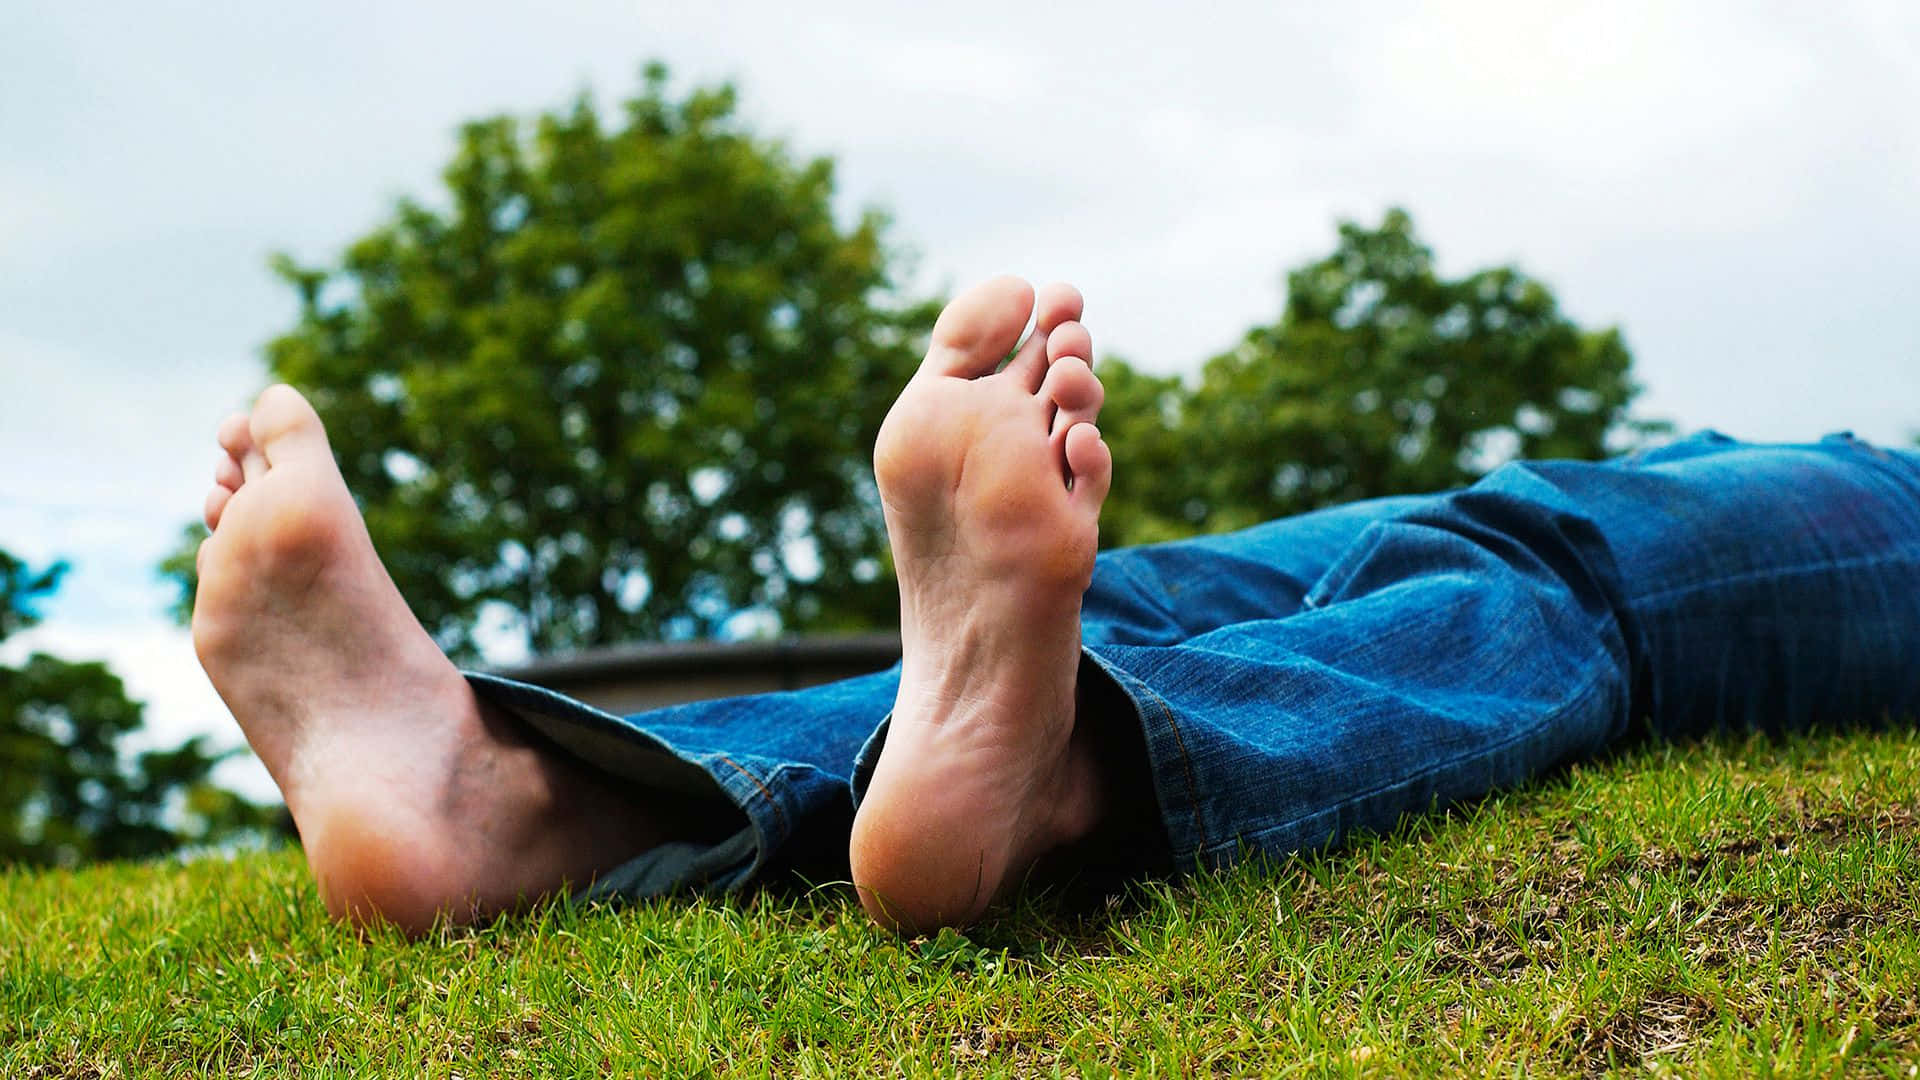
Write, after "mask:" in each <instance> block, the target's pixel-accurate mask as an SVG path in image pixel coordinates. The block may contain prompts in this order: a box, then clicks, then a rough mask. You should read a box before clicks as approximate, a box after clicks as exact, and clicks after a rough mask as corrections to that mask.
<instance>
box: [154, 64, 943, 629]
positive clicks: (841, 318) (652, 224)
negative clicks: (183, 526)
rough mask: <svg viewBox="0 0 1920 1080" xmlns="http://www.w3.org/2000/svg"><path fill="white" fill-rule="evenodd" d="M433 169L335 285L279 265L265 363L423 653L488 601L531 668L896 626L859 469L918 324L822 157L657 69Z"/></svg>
mask: <svg viewBox="0 0 1920 1080" xmlns="http://www.w3.org/2000/svg"><path fill="white" fill-rule="evenodd" d="M445 180H446V185H447V195H448V200H447V205H446V207H445V208H444V209H435V208H433V207H430V206H428V205H426V204H423V203H419V202H413V201H403V202H401V203H400V204H399V206H398V208H397V209H396V211H395V212H394V215H393V217H392V219H391V220H390V221H388V222H387V223H385V224H384V225H381V226H380V227H379V228H377V229H375V230H374V231H372V232H371V233H369V234H368V235H366V236H364V237H362V238H361V239H360V240H358V241H357V242H355V243H354V244H352V245H351V246H350V247H349V248H348V249H347V251H346V254H345V257H344V259H343V260H342V261H341V264H340V266H339V267H338V268H335V269H313V268H307V267H302V266H299V265H296V264H295V263H294V262H293V261H292V260H291V259H288V258H285V257H281V258H278V259H276V262H275V266H276V269H277V270H278V272H279V273H280V274H281V276H283V277H284V278H285V279H286V280H287V281H288V282H290V283H291V284H292V285H293V287H294V288H295V289H297V291H298V293H299V296H300V300H301V305H302V306H301V314H300V318H299V323H298V325H296V326H295V327H294V328H293V329H292V330H291V331H290V332H289V333H287V334H286V335H284V336H282V337H280V338H278V339H277V340H275V341H273V342H272V343H271V344H270V345H269V346H268V349H267V356H268V361H269V365H270V367H271V369H272V372H273V374H274V375H276V376H278V377H279V378H281V379H283V380H286V381H288V382H290V383H292V384H294V385H295V386H297V387H299V388H300V389H302V390H303V391H305V392H306V393H307V394H308V395H309V397H310V398H311V400H312V401H313V404H314V406H315V408H316V409H317V410H318V411H319V413H320V415H321V417H322V419H323V420H324V421H325V422H326V424H327V426H328V430H329V432H330V434H331V436H332V438H333V447H334V452H335V454H336V455H337V456H338V458H339V461H340V465H341V468H342V470H343V472H344V473H345V475H346V478H347V482H348V486H349V487H350V488H351V490H352V491H353V493H354V495H355V497H356V498H357V499H358V500H359V502H360V505H361V508H362V510H363V511H364V513H365V515H366V518H367V525H368V529H369V531H370V532H371V533H372V535H373V538H374V541H375V544H376V546H377V547H378V548H379V550H380V552H381V554H382V556H383V557H384V558H385V560H386V562H387V566H388V569H389V570H390V571H391V573H392V574H393V577H394V578H395V580H396V582H397V583H398V584H399V586H400V589H401V592H402V593H403V594H404V595H405V596H406V597H407V598H408V600H409V602H410V603H411V604H412V605H413V608H414V612H415V614H416V615H418V616H419V617H420V619H421V621H422V622H423V623H424V624H425V625H426V627H427V628H428V629H429V631H431V632H432V633H433V635H434V636H435V638H436V639H437V640H438V641H439V642H440V644H441V645H442V647H443V648H446V649H447V650H448V651H449V652H450V653H453V654H454V655H456V656H463V657H471V656H473V655H474V653H475V652H476V645H475V638H474V634H475V627H476V626H477V625H479V624H480V622H481V620H482V618H483V617H484V616H485V615H487V614H488V613H489V610H490V609H491V610H492V612H493V613H494V614H496V615H497V614H498V613H501V612H511V613H512V618H513V621H514V622H515V623H516V624H517V625H518V626H519V627H520V628H522V629H523V630H524V631H525V633H526V635H527V637H528V639H529V640H530V642H531V644H532V646H533V648H534V649H535V650H536V651H540V652H547V651H552V650H564V649H576V648H581V647H586V646H594V645H602V644H607V643H612V642H616V641H621V640H627V639H634V638H660V637H667V638H683V637H694V636H706V635H712V634H716V633H718V632H721V631H722V630H723V629H725V628H726V627H727V625H728V621H729V620H730V619H734V618H736V617H737V616H739V615H740V614H741V613H742V612H749V613H756V614H757V615H758V616H759V617H760V618H759V623H760V624H761V625H763V626H764V625H767V624H770V623H774V622H777V625H778V626H779V627H781V628H785V629H793V630H798V629H830V628H836V627H846V626H859V625H872V624H874V623H879V622H888V621H891V620H892V619H893V618H894V617H895V605H896V600H895V596H894V592H893V586H892V583H891V582H890V581H889V580H887V578H886V574H885V568H884V562H883V555H882V553H883V552H884V549H885V540H884V536H885V534H884V528H883V526H882V523H881V520H880V516H879V513H878V503H877V496H876V495H875V493H874V491H873V487H872V479H871V459H870V454H871V448H872V445H873V437H874V435H875V433H876V432H877V430H878V428H879V424H880V421H881V419H882V418H883V417H884V415H885V412H886V409H887V407H888V405H889V404H890V403H891V399H892V396H893V393H894V391H895V390H896V389H897V388H898V387H899V386H900V385H901V384H902V383H904V382H905V380H906V378H907V376H908V375H909V374H910V373H911V372H912V369H913V365H914V364H915V362H916V360H917V358H918V353H919V349H918V348H916V342H915V341H914V338H915V336H916V334H917V329H918V328H919V327H922V326H924V325H926V324H928V323H930V322H931V316H932V310H931V309H930V308H929V307H928V306H927V305H924V304H917V303H910V302H907V301H906V300H904V299H903V298H902V297H901V296H900V295H899V293H898V292H897V291H896V288H895V286H894V283H893V279H892V271H891V270H890V267H889V262H890V258H891V254H890V252H889V250H888V248H887V247H886V245H885V243H884V238H883V232H884V228H885V222H884V221H883V219H882V218H881V217H880V216H879V215H877V214H875V213H872V212H869V213H866V214H865V215H863V216H861V217H860V218H859V219H858V220H857V221H854V222H853V223H851V224H849V225H842V224H841V223H840V222H839V221H838V220H837V219H836V216H835V210H834V205H833V202H834V174H833V168H832V165H831V163H830V162H829V161H827V160H826V159H813V160H809V161H804V162H796V161H794V160H793V159H792V158H790V156H789V155H788V153H787V152H786V150H785V149H784V148H783V147H782V146H781V145H779V144H777V143H773V142H769V141H765V140H763V139H759V138H756V137H754V136H753V135H751V134H749V133H748V132H747V131H746V130H745V128H744V127H743V125H742V123H741V121H740V120H739V119H738V118H737V117H736V116H735V98H734V92H733V91H732V89H731V88H729V87H726V86H720V87H716V88H707V89H696V90H693V91H691V92H690V93H688V94H686V95H685V96H683V97H680V98H677V99H676V98H674V97H672V96H671V95H670V94H669V92H668V79H667V73H666V71H665V69H664V68H662V67H660V66H658V65H655V66H652V67H649V68H648V69H647V71H646V75H645V80H644V84H643V86H642V88H641V90H640V92H639V93H638V94H637V95H636V96H635V97H633V98H632V99H631V100H629V101H627V102H625V103H624V108H623V110H622V115H621V118H620V122H618V123H617V124H614V125H609V124H607V123H606V122H604V121H603V119H602V117H601V116H600V114H599V112H598V111H597V109H596V108H595V106H594V104H593V103H592V102H591V101H590V100H589V99H588V98H586V97H584V96H583V97H581V98H580V99H578V100H576V101H575V102H574V103H573V104H572V106H571V107H570V108H568V109H566V110H564V111H560V112H554V113H549V114H546V115H542V116H540V117H538V118H537V119H536V120H535V121H534V122H533V123H532V124H531V125H530V126H529V125H526V124H523V123H521V122H520V121H518V120H515V119H513V118H511V117H505V116H502V117H495V118H492V119H486V120H481V121H478V122H475V123H470V124H467V125H466V126H464V127H463V128H462V129H461V133H460V146H459V151H458V153H457V154H456V156H455V157H454V160H453V162H452V164H451V165H450V166H449V167H448V168H447V170H446V173H445ZM189 540H190V541H191V537H190V538H189ZM190 565H191V560H190V559H183V558H176V559H174V560H172V561H171V562H170V564H169V567H170V569H171V571H172V572H173V573H174V575H175V576H176V577H178V578H179V579H181V580H182V581H183V583H188V582H190V573H189V572H188V571H189V569H190ZM735 625H736V626H738V625H739V624H735Z"/></svg>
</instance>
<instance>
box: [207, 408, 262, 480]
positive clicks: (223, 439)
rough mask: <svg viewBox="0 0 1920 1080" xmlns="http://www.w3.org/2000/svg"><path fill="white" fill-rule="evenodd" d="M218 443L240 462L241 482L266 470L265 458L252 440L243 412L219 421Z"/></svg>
mask: <svg viewBox="0 0 1920 1080" xmlns="http://www.w3.org/2000/svg"><path fill="white" fill-rule="evenodd" d="M218 438H219V440H220V445H221V447H222V448H224V449H225V450H226V452H227V453H228V454H231V455H232V456H233V458H234V460H236V461H238V462H239V463H240V476H241V482H242V483H244V482H246V481H248V480H258V479H259V478H260V477H261V476H264V475H265V474H266V471H267V459H266V457H265V456H264V455H263V454H261V453H260V445H259V444H258V443H256V442H254V439H253V430H252V427H251V425H250V423H249V420H248V417H247V415H246V414H245V413H234V414H233V415H232V416H229V417H227V418H226V419H225V420H222V421H221V422H220V433H219V435H218Z"/></svg>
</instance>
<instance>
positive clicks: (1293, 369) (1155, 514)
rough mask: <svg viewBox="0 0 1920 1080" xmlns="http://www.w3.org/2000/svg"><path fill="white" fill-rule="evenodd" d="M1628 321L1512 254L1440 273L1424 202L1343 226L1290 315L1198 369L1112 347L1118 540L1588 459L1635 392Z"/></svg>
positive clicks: (1111, 520)
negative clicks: (1491, 263)
mask: <svg viewBox="0 0 1920 1080" xmlns="http://www.w3.org/2000/svg"><path fill="white" fill-rule="evenodd" d="M1631 364H1632V356H1631V354H1630V353H1629V352H1628V351H1627V347H1626V344H1625V342H1624V341H1623V340H1622V339H1621V336H1620V333H1619V331H1618V330H1616V329H1612V328H1608V329H1603V330H1586V329H1582V328H1581V327H1579V326H1577V325H1575V324H1574V323H1573V322H1572V321H1571V320H1569V319H1568V318H1567V317H1566V316H1565V315H1564V314H1562V313H1561V311H1560V308H1559V304H1558V303H1557V301H1556V300H1555V299H1554V296H1553V293H1552V291H1551V290H1549V289H1548V288H1547V287H1546V285H1544V284H1542V283H1541V282H1539V281H1537V280H1535V279H1533V278H1530V277H1528V276H1527V275H1526V274H1524V273H1522V272H1521V271H1519V270H1517V269H1515V268H1513V267H1496V268H1492V269H1486V270H1479V271H1476V272H1474V273H1471V274H1468V275H1467V276H1465V277H1462V278H1457V279H1451V280H1449V279H1446V278H1442V277H1441V276H1439V274H1438V273H1437V272H1436V271H1435V269H1434V265H1433V253H1432V251H1430V250H1429V249H1428V248H1427V247H1426V246H1425V245H1423V244H1422V243H1420V241H1419V240H1418V239H1417V238H1416V236H1415V234H1414V229H1413V222H1412V219H1411V218H1410V217H1409V216H1408V215H1407V214H1406V213H1405V212H1404V211H1402V210H1397V209H1396V210H1391V211H1388V212H1387V214H1386V215H1385V217H1384V219H1383V220H1382V221H1381V223H1380V225H1379V227H1377V228H1366V227H1364V226H1361V225H1357V224H1353V223H1350V222H1349V223H1344V224H1342V225H1341V226H1340V231H1339V243H1338V245H1337V246H1336V247H1335V249H1334V251H1333V252H1332V253H1331V254H1329V255H1327V256H1326V257H1325V258H1322V259H1317V260H1315V261H1313V262H1310V263H1307V264H1306V265H1304V266H1301V267H1299V268H1298V269H1296V270H1294V271H1293V272H1291V273H1290V274H1288V275H1287V299H1286V306H1285V309H1284V310H1283V311H1282V313H1281V315H1280V318H1279V320H1278V321H1276V322H1274V323H1273V324H1272V325H1268V326H1257V327H1254V328H1253V329H1252V330H1249V331H1248V332H1247V334H1246V336H1245V337H1244V338H1243V339H1242V340H1241V342H1240V344H1239V345H1238V346H1236V347H1235V348H1233V349H1232V350H1229V351H1228V352H1226V353H1223V354H1221V355H1219V356H1216V357H1214V358H1213V359H1211V360H1209V361H1208V362H1207V363H1206V365H1205V367H1204V368H1203V369H1202V371H1201V374H1200V378H1199V380H1198V383H1197V384H1188V383H1187V382H1185V381H1183V380H1181V379H1178V378H1171V377H1155V376H1151V375H1146V374H1143V373H1140V372H1137V371H1134V370H1133V369H1131V368H1129V367H1127V365H1125V364H1124V363H1120V362H1117V361H1106V362H1104V367H1103V368H1102V369H1101V370H1102V378H1103V379H1104V381H1105V382H1106V384H1107V388H1108V396H1107V407H1106V409H1105V410H1104V411H1103V412H1102V425H1103V426H1104V427H1106V428H1107V429H1108V430H1109V432H1110V433H1111V434H1112V436H1113V438H1112V439H1111V440H1110V443H1111V445H1112V446H1113V451H1114V458H1115V478H1116V479H1115V486H1114V495H1113V498H1111V499H1110V500H1109V502H1108V504H1107V508H1106V510H1105V512H1103V514H1102V517H1101V531H1102V537H1103V540H1104V541H1105V542H1106V543H1108V544H1129V543H1141V542H1148V541H1153V540H1161V539H1168V538H1171V537H1176V536H1184V535H1189V534H1191V533H1195V532H1215V531H1222V530H1226V529H1233V528H1239V527H1242V526H1245V525H1250V524H1254V523H1256V522H1260V521H1265V520H1268V519H1271V518H1275V517H1280V516H1284V515H1287V514H1295V513H1300V512H1302V511H1306V510H1311V509H1314V508H1316V507H1320V506H1326V505H1330V504H1333V503H1340V502H1348V501H1351V500H1354V499H1361V498H1369V497H1373V496H1379V495H1392V494H1402V493H1410V492H1425V491H1437V490H1441V489H1445V488H1450V487H1456V486H1459V485H1462V484H1467V483H1471V482H1472V481H1473V480H1475V479H1477V478H1478V477H1480V476H1482V475H1484V474H1485V473H1487V472H1488V471H1490V470H1491V469H1492V468H1494V467H1495V466H1497V465H1499V464H1501V463H1503V462H1505V461H1508V460H1511V459H1513V458H1516V457H1557V458H1583V459H1592V458H1598V457H1601V456H1604V455H1605V454H1606V453H1607V452H1609V449H1610V447H1609V439H1610V438H1621V437H1625V438H1627V439H1631V438H1633V437H1635V436H1638V435H1644V434H1648V433H1651V432H1654V431H1658V430H1661V429H1662V425H1658V424H1650V423H1646V422H1643V421H1634V420H1630V419H1629V418H1628V416H1627V409H1628V406H1629V405H1630V404H1631V403H1632V401H1633V399H1634V397H1635V396H1636V395H1637V394H1638V393H1639V387H1638V386H1637V385H1636V384H1635V383H1634V381H1633V380H1632V378H1631V377H1630V374H1629V368H1630V366H1631Z"/></svg>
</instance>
